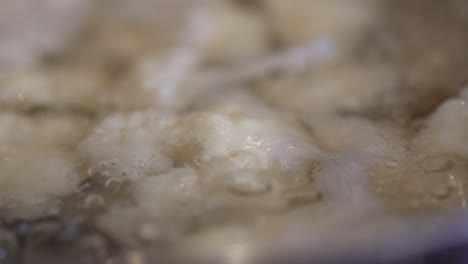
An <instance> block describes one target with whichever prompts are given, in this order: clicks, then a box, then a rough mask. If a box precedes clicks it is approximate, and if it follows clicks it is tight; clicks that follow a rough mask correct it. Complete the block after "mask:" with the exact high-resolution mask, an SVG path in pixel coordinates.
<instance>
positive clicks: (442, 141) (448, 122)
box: [414, 90, 468, 157]
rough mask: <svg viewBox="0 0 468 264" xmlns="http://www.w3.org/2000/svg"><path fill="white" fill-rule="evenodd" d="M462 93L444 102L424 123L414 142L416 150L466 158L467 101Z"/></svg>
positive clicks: (467, 151)
mask: <svg viewBox="0 0 468 264" xmlns="http://www.w3.org/2000/svg"><path fill="white" fill-rule="evenodd" d="M465 94H466V90H465V91H463V92H462V96H461V97H459V98H453V99H449V100H447V101H445V102H444V103H443V104H442V105H440V106H439V108H437V110H436V111H435V112H434V113H433V114H432V115H431V116H430V117H429V119H428V120H427V121H426V127H425V128H424V129H423V130H422V131H421V132H420V134H419V135H418V136H417V137H416V139H415V141H414V147H415V148H416V149H422V150H425V151H428V152H436V153H444V154H449V155H461V156H463V157H468V147H467V146H466V144H465V143H466V142H467V141H468V100H467V99H466V97H463V95H465Z"/></svg>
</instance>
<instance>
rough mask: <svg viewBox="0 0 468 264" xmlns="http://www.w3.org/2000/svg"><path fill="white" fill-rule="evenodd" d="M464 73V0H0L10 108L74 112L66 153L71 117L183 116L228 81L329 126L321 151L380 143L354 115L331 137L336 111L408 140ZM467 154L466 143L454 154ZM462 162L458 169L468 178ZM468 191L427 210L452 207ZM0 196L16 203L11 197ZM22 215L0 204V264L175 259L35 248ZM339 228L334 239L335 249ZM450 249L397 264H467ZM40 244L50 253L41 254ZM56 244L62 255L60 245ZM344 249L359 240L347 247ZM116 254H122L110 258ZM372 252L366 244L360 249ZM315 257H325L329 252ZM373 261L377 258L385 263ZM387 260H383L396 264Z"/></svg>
mask: <svg viewBox="0 0 468 264" xmlns="http://www.w3.org/2000/svg"><path fill="white" fill-rule="evenodd" d="M467 71H468V1H467V0H131V1H130V0H2V1H0V111H2V112H13V113H15V114H18V115H25V116H29V115H37V114H38V113H39V114H42V113H46V114H47V113H54V114H56V113H59V114H61V115H62V114H63V115H66V118H70V116H72V118H73V119H72V121H71V125H70V126H69V127H65V128H64V127H63V126H60V127H61V128H60V129H62V130H63V131H64V134H67V135H72V136H73V139H70V140H69V141H68V140H62V139H57V140H55V139H54V143H53V144H57V145H58V146H60V149H66V150H68V149H73V148H74V147H75V145H76V142H77V141H78V139H80V138H81V137H82V135H83V133H84V132H79V129H75V126H76V127H79V128H80V129H81V128H83V129H84V127H86V128H87V127H90V126H91V124H93V122H94V121H95V120H97V119H99V118H101V117H103V116H105V115H107V114H109V113H112V112H116V111H119V112H129V111H135V110H142V109H156V110H158V111H163V112H170V113H177V114H179V113H187V112H190V111H193V110H196V109H199V108H203V105H204V104H209V102H210V100H211V101H214V100H218V99H213V98H218V97H222V96H224V97H230V94H229V93H227V95H223V94H224V92H223V91H224V90H223V89H224V88H220V87H233V86H236V85H238V84H242V86H243V87H247V88H246V89H249V90H250V91H252V92H253V94H254V95H255V96H257V97H258V98H262V100H263V101H264V102H265V103H266V104H268V105H269V106H272V107H276V108H278V109H282V110H284V111H287V112H288V113H292V114H294V115H297V116H300V117H301V118H302V119H303V121H304V120H305V121H304V123H305V126H312V127H313V126H321V127H324V128H323V129H317V130H314V133H315V134H314V135H315V137H317V138H318V139H320V140H319V141H320V142H321V145H320V147H321V148H322V149H324V150H326V151H330V152H340V151H345V150H347V149H348V148H354V147H361V146H363V145H364V144H365V143H363V142H364V141H366V142H367V141H368V140H369V138H371V137H367V136H366V135H369V134H372V135H373V134H374V133H376V132H375V131H374V130H372V131H371V132H368V131H369V130H367V127H368V126H366V125H361V123H360V121H359V122H355V121H349V123H348V121H346V122H347V123H346V127H348V126H349V127H352V129H350V132H349V134H359V133H363V136H362V137H361V138H359V139H358V138H357V137H356V138H353V139H352V140H348V141H346V140H344V141H340V140H334V138H333V137H334V136H337V135H338V134H339V133H338V132H335V131H342V129H340V127H338V126H331V125H327V124H331V122H330V121H329V120H338V118H342V117H359V118H362V119H363V120H366V122H367V121H368V122H371V123H378V126H379V129H380V128H383V129H387V130H386V131H393V130H394V129H395V130H398V129H400V128H404V129H402V130H404V133H402V134H404V136H402V137H406V134H414V133H416V132H417V131H419V130H420V129H422V128H423V127H424V125H423V121H424V120H426V118H428V117H429V116H431V115H432V114H433V113H434V112H435V111H436V110H437V108H438V107H439V106H440V105H441V104H442V103H443V102H444V101H446V100H447V99H448V98H451V97H455V96H457V95H458V94H459V93H460V92H461V91H462V90H463V88H465V87H466V85H467V82H468V74H467ZM227 90H229V89H226V91H227ZM465 93H466V92H465ZM465 96H466V95H465ZM212 97H213V98H212ZM205 99H206V101H204V100H205ZM447 116H452V115H451V114H449V115H447ZM443 118H446V119H447V117H446V116H444V117H443ZM41 120H42V119H40V120H39V121H34V122H37V123H34V124H33V125H32V127H34V128H32V130H34V129H35V128H36V127H37V129H39V127H40V123H41V122H42V121H41ZM339 120H340V122H341V119H339ZM347 120H350V119H347ZM343 122H344V121H343ZM343 122H341V123H340V124H344V123H343ZM457 122H458V121H457ZM13 123H15V122H14V121H13V122H11V123H2V124H13ZM441 124H443V122H442V123H441ZM4 126H6V125H4ZM57 127H58V126H57ZM457 128H459V127H458V126H457ZM465 128H466V127H462V128H461V130H460V131H465V130H463V129H465ZM57 129H58V128H54V131H55V130H57ZM34 131H35V132H34V133H36V132H37V131H39V130H34ZM40 131H42V130H40ZM44 131H45V132H44ZM44 131H43V132H40V133H43V136H44V135H46V136H44V137H45V138H47V135H49V133H50V135H53V134H54V133H53V132H50V131H52V130H50V131H49V130H44ZM80 131H81V130H80ZM330 131H333V132H330ZM362 131H365V132H362ZM14 132H15V131H13V130H12V131H9V132H5V134H6V133H9V134H13V133H14ZM37 133H39V132H37ZM343 133H348V132H343ZM366 133H368V134H366ZM378 133H383V134H385V133H384V132H380V130H379V132H378ZM460 134H462V133H460ZM460 134H457V135H460ZM466 134H467V135H468V131H466ZM379 135H380V134H379ZM346 136H348V134H347V135H346ZM31 137H33V136H31ZM44 137H43V138H44ZM50 137H52V136H50ZM23 138H27V137H23ZM460 138H462V140H464V139H466V136H464V135H461V136H460ZM15 140H16V139H15ZM21 140H22V139H19V140H18V141H21ZM56 141H57V142H56ZM0 142H1V143H2V144H3V141H0ZM429 142H431V141H430V140H429ZM366 144H367V143H366ZM35 146H42V145H41V144H38V145H35ZM54 148H55V147H54ZM460 148H461V147H460ZM2 151H3V148H1V147H0V154H1V153H2ZM44 153H50V152H44ZM460 153H461V154H460ZM466 153H467V151H466V147H463V150H460V152H459V153H458V154H457V155H466ZM458 157H459V156H457V158H458ZM464 157H465V158H460V160H463V161H460V163H462V162H465V159H466V156H464ZM25 160H26V161H28V159H25ZM463 164H464V163H463ZM0 166H1V165H0ZM38 167H40V166H38ZM464 169H466V167H463V168H462V169H458V171H456V172H457V173H460V174H463V175H464V174H466V172H467V171H466V170H464ZM11 171H16V169H12V170H11ZM28 173H31V172H28ZM383 174H384V173H383ZM0 177H1V175H0ZM421 181H425V179H422V180H421ZM427 181H429V180H427ZM463 181H465V180H463ZM403 182H404V183H405V184H406V183H407V182H405V181H403ZM1 184H2V182H1V181H0V185H1ZM106 184H107V183H106ZM383 193H384V194H383V196H385V195H386V193H385V191H384V192H383ZM405 195H407V193H403V194H402V195H397V196H401V197H406V196H405ZM462 198H463V199H465V196H464V194H463V197H462ZM462 198H460V197H458V198H453V199H452V200H450V201H448V200H447V202H446V203H441V204H437V206H433V205H427V207H428V208H429V207H430V209H431V210H432V209H434V207H435V208H436V209H439V207H440V208H452V207H451V206H453V205H454V204H456V205H459V204H460V203H461V200H460V199H462ZM385 199H389V200H390V203H393V204H395V206H396V207H397V208H399V209H401V210H402V211H404V212H407V211H405V210H408V208H410V209H409V210H412V209H414V208H412V207H411V206H410V205H409V203H408V200H398V199H395V195H394V196H392V195H391V194H390V195H387V196H386V198H385ZM392 199H393V200H392ZM401 199H403V198H401ZM463 199H462V200H463ZM0 201H1V202H2V203H3V204H5V203H7V202H6V199H3V197H2V196H1V195H0ZM463 202H465V200H463ZM98 203H99V201H98ZM465 203H466V202H465ZM424 206H426V205H422V206H421V207H424ZM0 207H1V206H0ZM7 207H8V206H7ZM28 210H29V209H28ZM38 210H39V209H38ZM13 211H14V210H10V209H5V210H3V208H2V210H0V213H1V214H2V215H1V216H2V219H1V222H0V223H1V224H2V227H4V228H3V229H5V230H6V231H4V230H3V229H2V230H1V231H0V232H4V233H0V242H1V243H3V244H1V245H0V263H3V262H2V261H5V263H42V262H44V263H48V262H49V259H50V258H55V259H56V260H55V263H58V261H61V262H63V263H74V262H72V261H71V260H70V259H69V256H70V255H68V254H71V255H72V256H76V261H77V262H76V263H85V262H89V263H131V264H141V263H147V262H148V263H156V262H154V261H160V262H161V263H164V262H166V261H169V260H167V259H164V257H165V254H163V253H161V254H159V253H160V252H164V251H165V250H167V248H165V247H164V246H166V245H164V246H162V247H160V248H159V247H157V248H158V249H152V251H150V252H152V253H151V254H148V255H145V254H143V253H142V252H141V251H140V249H141V248H142V246H141V245H137V246H136V247H130V246H128V245H124V246H122V245H121V244H120V241H119V239H114V241H112V239H111V240H110V241H112V242H109V241H108V240H104V239H102V238H101V237H100V236H93V235H91V236H87V237H86V239H87V240H80V241H81V242H79V243H75V241H72V240H60V239H59V240H58V241H59V242H57V241H56V239H55V240H54V239H51V236H48V235H46V236H41V235H36V236H37V237H35V238H34V239H37V241H34V243H32V244H30V243H29V242H27V241H29V240H28V239H29V238H27V237H28V234H29V233H28V232H29V231H24V230H23V229H22V228H23V227H24V225H23V224H24V222H22V220H18V219H22V217H23V215H24V214H25V213H24V212H17V211H14V212H13ZM94 213H95V212H92V213H90V215H93V214H94ZM16 214H18V215H21V216H20V217H17V216H16ZM27 214H29V213H27ZM72 214H73V213H70V215H72ZM405 214H406V213H405ZM11 215H15V217H10V216H11ZM38 215H41V214H38ZM9 218H14V220H11V219H9ZM44 219H45V220H44ZM47 219H48V218H47V217H46V218H44V217H42V215H41V217H38V218H37V219H35V217H33V220H32V221H33V222H34V221H36V222H37V223H39V224H41V223H46V224H45V227H41V228H44V230H45V231H42V229H41V231H40V232H39V233H41V232H42V233H44V234H54V233H57V232H56V231H57V230H56V229H54V228H55V226H54V225H53V224H52V225H47V223H48V222H47V221H48V220H47ZM72 219H74V220H73V221H78V222H80V221H83V222H86V221H85V220H84V219H82V220H80V219H81V218H78V220H77V218H72ZM305 219H306V218H305ZM356 219H361V218H359V217H356ZM29 220H30V219H29ZM29 220H28V221H29ZM380 220H381V219H379V220H378V221H377V220H376V221H377V222H378V223H381V222H379V221H380ZM126 221H130V222H131V221H133V220H132V219H130V220H128V219H127V220H126ZM304 221H306V220H304ZM366 221H368V219H367V218H366V219H365V220H363V219H361V220H359V221H358V220H356V222H359V223H361V222H366ZM372 221H373V220H369V222H371V223H370V224H369V226H373V224H374V222H372ZM405 221H406V220H405ZM411 221H413V220H408V223H409V224H408V227H405V228H408V229H404V228H402V229H401V230H410V227H413V226H418V225H417V224H414V225H413V224H412V223H413V222H411ZM414 221H416V220H414ZM449 222H450V221H449ZM73 223H75V222H73ZM340 223H341V222H340ZM415 223H416V222H415ZM444 223H445V222H444ZM341 224H343V223H341ZM71 225H72V226H73V224H71ZM77 225H78V224H77ZM66 226H68V227H70V225H69V223H68V224H67V225H66ZM340 226H341V225H340ZM383 226H384V227H383V228H385V227H387V225H383ZM442 226H444V225H442ZM392 227H393V226H392ZM444 227H445V226H444ZM47 228H49V229H47ZM72 229H73V228H72ZM96 229H99V227H97V228H96V227H94V226H93V225H92V224H90V226H89V227H87V226H86V225H85V227H84V230H85V231H82V232H84V233H86V234H88V233H89V234H94V233H93V232H95V231H96ZM22 230H23V231H22ZM67 230H68V229H67ZM101 231H102V230H101ZM101 231H99V232H101ZM87 232H88V233H87ZM439 232H441V233H443V231H440V230H439V231H437V232H434V233H431V238H434V237H437V236H439V235H440V234H441V233H439ZM447 232H448V231H447ZM234 233H236V232H234ZM330 233H333V232H331V231H330ZM449 233H450V232H449ZM455 233H456V232H455ZM99 234H100V233H99ZM222 234H224V233H222ZM230 234H231V233H229V232H227V233H226V236H229V235H230ZM236 234H237V233H236ZM327 234H328V233H327ZM450 234H452V233H450ZM338 237H339V236H333V239H335V240H333V239H330V241H329V242H327V243H329V244H330V245H335V244H334V243H335V242H336V240H339V239H338ZM351 237H352V236H351ZM356 237H359V236H357V235H356ZM356 239H357V238H356ZM449 240H450V239H447V241H449ZM460 240H463V239H460ZM63 241H66V242H63ZM83 241H84V242H83ZM262 241H263V240H262ZM372 241H373V240H370V242H368V244H366V243H365V242H363V245H370V244H372ZM444 241H445V240H444ZM457 242H458V241H457ZM304 243H307V242H304ZM356 243H361V242H359V241H356ZM420 243H421V244H424V243H423V242H420ZM351 244H352V243H351ZM397 244H398V243H397ZM452 244H454V245H452ZM385 245H386V244H385ZM392 245H393V244H392ZM447 245H449V246H447V248H449V249H448V250H444V247H445V246H440V245H439V246H438V247H436V248H437V249H440V248H442V249H441V250H440V251H439V250H434V251H431V250H432V249H433V248H432V247H428V248H430V249H431V250H430V251H429V252H426V251H424V250H420V251H418V252H417V254H416V253H415V255H416V256H410V257H409V258H410V260H406V258H407V257H408V255H411V254H410V253H408V254H402V256H401V258H402V260H400V259H398V260H391V261H390V262H388V263H428V264H429V263H430V264H432V263H434V264H436V263H468V258H467V253H466V247H465V246H463V245H458V244H457V243H448V242H447ZM35 247H37V248H41V250H32V249H33V248H35ZM382 247H385V246H382ZM58 248H60V249H63V252H57V249H58ZM77 248H78V249H77ZM110 248H112V250H115V251H112V250H111V249H110ZM273 248H275V247H274V246H273ZM318 248H320V247H318ZM343 248H353V247H349V245H348V244H346V245H345V246H343ZM111 251H112V252H113V253H115V252H117V253H115V255H116V256H117V257H115V258H110V257H108V255H110V254H111V253H109V252H111ZM201 251H202V252H204V251H203V250H201ZM369 251H372V250H371V249H369V250H364V249H363V250H362V252H364V253H362V254H368V253H369ZM390 251H392V252H393V251H395V252H396V251H399V249H396V248H395V249H391V250H390ZM9 252H14V253H15V254H10V253H9ZM59 253H63V256H62V254H59ZM209 254H211V253H209ZM209 254H208V255H209ZM342 254H343V256H344V257H343V258H345V259H346V258H347V257H348V256H350V255H351V256H353V253H352V252H351V250H350V251H346V250H344V251H343V252H342ZM395 254H397V255H398V253H395ZM153 255H156V257H154V256H153ZM25 256H27V257H25ZM190 256H191V255H190ZM153 257H154V258H156V259H157V260H155V259H153ZM160 258H163V259H160ZM65 259H66V260H65ZM325 259H326V258H325ZM357 259H359V258H357ZM224 261H226V263H232V264H240V263H247V262H241V260H238V262H235V260H229V261H231V262H229V261H227V260H225V259H224ZM288 261H291V262H289V263H310V262H309V261H310V258H307V257H304V258H303V257H302V256H300V254H297V255H294V256H291V259H289V260H288ZM317 261H318V262H316V263H321V262H320V258H318V260H317ZM324 261H325V260H324ZM333 261H334V262H333V263H350V262H342V261H343V259H340V260H333ZM359 261H362V262H359ZM366 261H368V260H365V259H363V260H356V263H364V262H365V263H367V262H366ZM373 261H374V260H369V262H368V263H377V262H373ZM382 261H383V262H378V263H387V262H385V260H382ZM330 262H331V260H330ZM49 263H50V262H49ZM158 263H159V262H158ZM267 263H268V262H267ZM270 263H272V262H270ZM284 263H285V262H284ZM322 263H325V262H322Z"/></svg>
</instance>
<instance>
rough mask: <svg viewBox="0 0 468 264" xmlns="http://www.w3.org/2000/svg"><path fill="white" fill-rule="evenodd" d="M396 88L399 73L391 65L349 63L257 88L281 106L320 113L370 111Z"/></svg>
mask: <svg viewBox="0 0 468 264" xmlns="http://www.w3.org/2000/svg"><path fill="white" fill-rule="evenodd" d="M395 88H396V75H395V73H394V72H393V70H391V69H389V68H388V67H385V66H382V65H354V64H349V65H345V66H341V67H337V68H331V69H323V71H319V72H316V73H314V74H311V75H309V76H306V77H301V78H297V77H296V78H293V79H291V78H282V79H279V80H271V81H266V82H263V83H261V84H260V85H259V86H258V89H257V91H258V93H259V94H260V96H262V97H264V98H265V99H266V100H267V101H269V102H272V103H274V104H275V105H278V106H280V107H284V108H287V109H291V110H294V111H298V112H302V113H303V112H307V113H310V114H316V115H318V116H320V115H322V114H329V113H343V112H345V113H357V114H362V113H366V112H368V110H371V109H372V108H373V107H375V106H376V105H377V104H378V102H379V100H380V99H381V97H382V96H384V95H387V94H391V93H393V92H394V91H395Z"/></svg>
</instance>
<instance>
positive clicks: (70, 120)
mask: <svg viewBox="0 0 468 264" xmlns="http://www.w3.org/2000/svg"><path fill="white" fill-rule="evenodd" d="M90 125H91V122H90V121H89V120H88V119H86V118H83V117H80V116H73V115H67V114H53V115H52V114H50V115H49V114H45V115H38V116H34V117H28V116H24V115H20V114H16V113H11V112H1V113H0V143H1V145H2V147H6V146H45V147H59V148H72V147H74V146H75V144H76V143H77V142H78V141H80V140H81V139H82V137H83V136H85V134H86V133H87V131H88V129H89V127H90Z"/></svg>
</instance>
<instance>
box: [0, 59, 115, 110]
mask: <svg viewBox="0 0 468 264" xmlns="http://www.w3.org/2000/svg"><path fill="white" fill-rule="evenodd" d="M105 87H106V85H105V81H104V79H103V77H102V75H100V74H99V73H97V72H95V71H93V70H92V69H89V70H87V69H80V68H79V67H61V68H60V69H49V70H38V69H34V68H32V69H22V70H12V71H8V72H4V73H2V74H0V104H1V105H2V106H4V107H9V108H13V109H32V108H44V107H45V108H62V109H63V108H68V109H80V110H82V109H84V110H88V111H90V110H96V109H98V108H99V107H100V106H101V105H102V104H103V103H104V100H103V98H102V97H101V95H102V94H101V92H102V91H103V90H104V89H103V88H105Z"/></svg>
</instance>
